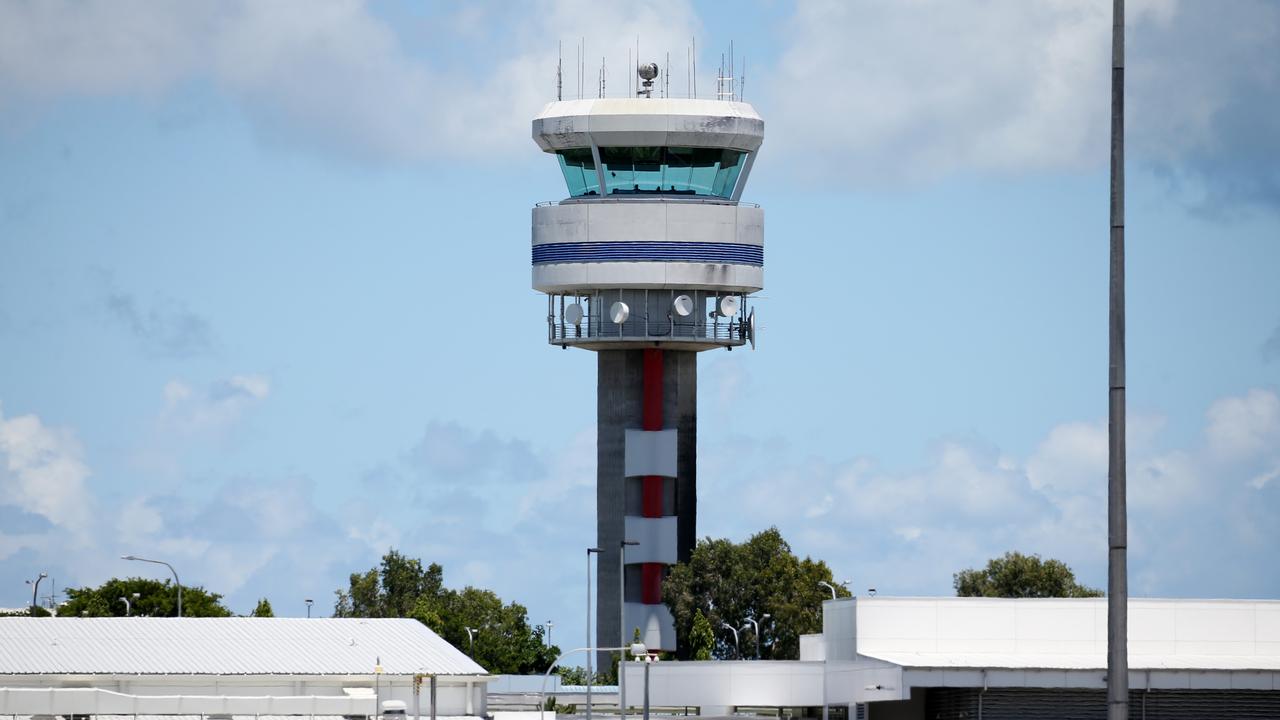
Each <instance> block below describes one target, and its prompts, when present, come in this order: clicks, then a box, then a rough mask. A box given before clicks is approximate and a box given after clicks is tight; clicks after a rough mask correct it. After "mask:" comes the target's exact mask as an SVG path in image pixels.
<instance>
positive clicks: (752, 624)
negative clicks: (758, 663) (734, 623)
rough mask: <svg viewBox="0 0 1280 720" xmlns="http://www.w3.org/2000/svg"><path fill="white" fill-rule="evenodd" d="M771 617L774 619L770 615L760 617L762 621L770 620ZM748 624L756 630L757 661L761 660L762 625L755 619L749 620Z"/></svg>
mask: <svg viewBox="0 0 1280 720" xmlns="http://www.w3.org/2000/svg"><path fill="white" fill-rule="evenodd" d="M770 617H773V616H772V615H770V614H769V613H765V614H763V615H761V616H760V619H761V620H768V619H769V618H770ZM747 622H749V623H751V627H753V628H755V631H756V659H757V660H759V659H760V623H758V622H756V619H755V618H747ZM742 627H744V628H745V627H746V625H743V626H742Z"/></svg>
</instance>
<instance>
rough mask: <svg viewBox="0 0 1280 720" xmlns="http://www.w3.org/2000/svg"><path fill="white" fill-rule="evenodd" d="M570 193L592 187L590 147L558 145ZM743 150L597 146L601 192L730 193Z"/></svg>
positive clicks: (586, 191) (581, 192)
mask: <svg viewBox="0 0 1280 720" xmlns="http://www.w3.org/2000/svg"><path fill="white" fill-rule="evenodd" d="M559 155H560V166H561V168H562V169H563V170H564V174H565V181H566V182H567V183H568V185H569V194H570V195H573V196H580V195H592V194H595V193H596V191H597V187H596V186H597V180H596V177H595V166H594V164H593V163H592V159H591V151H590V150H562V151H561V152H560V153H559ZM745 156H746V153H744V152H742V151H741V150H724V149H720V148H679V147H602V148H600V162H601V163H602V164H603V165H604V176H605V194H606V195H641V194H643V195H653V194H661V195H706V196H716V197H723V198H727V197H730V196H731V195H733V189H734V187H735V186H736V185H737V183H738V174H739V173H740V171H741V170H742V162H743V160H744V158H745Z"/></svg>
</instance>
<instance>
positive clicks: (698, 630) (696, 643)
mask: <svg viewBox="0 0 1280 720" xmlns="http://www.w3.org/2000/svg"><path fill="white" fill-rule="evenodd" d="M715 648H716V634H715V632H714V631H713V630H712V629H711V623H710V622H708V621H707V616H706V615H703V614H702V608H698V609H696V610H694V611H693V624H692V625H691V626H690V628H689V659H690V660H710V659H711V653H712V652H713V651H714V650H715Z"/></svg>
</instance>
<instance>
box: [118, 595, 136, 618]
mask: <svg viewBox="0 0 1280 720" xmlns="http://www.w3.org/2000/svg"><path fill="white" fill-rule="evenodd" d="M120 602H122V603H124V616H125V617H129V613H130V612H131V611H132V610H133V606H132V605H130V604H129V598H127V597H125V596H123V595H121V596H120Z"/></svg>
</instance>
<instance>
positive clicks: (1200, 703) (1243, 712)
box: [925, 688, 1280, 720]
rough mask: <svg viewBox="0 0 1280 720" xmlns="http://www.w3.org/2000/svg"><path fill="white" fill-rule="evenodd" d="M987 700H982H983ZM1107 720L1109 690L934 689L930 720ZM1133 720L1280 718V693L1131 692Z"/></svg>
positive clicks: (928, 707) (927, 712)
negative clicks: (979, 710) (984, 690)
mask: <svg viewBox="0 0 1280 720" xmlns="http://www.w3.org/2000/svg"><path fill="white" fill-rule="evenodd" d="M979 698H981V699H979ZM979 702H981V704H982V715H981V717H982V720H1105V718H1106V716H1107V695H1106V691H1104V690H1067V689H1045V688H992V689H989V690H987V691H986V692H985V693H983V692H982V691H981V690H979V689H977V688H930V689H929V690H928V692H927V693H926V694H925V717H926V718H928V720H977V719H978V717H979V715H978V704H979ZM1129 718H1130V720H1143V719H1144V718H1145V720H1208V719H1209V718H1224V719H1226V718H1231V719H1232V720H1277V719H1280V691H1276V690H1153V691H1151V692H1150V693H1144V692H1143V691H1141V690H1134V691H1132V692H1130V693H1129Z"/></svg>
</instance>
